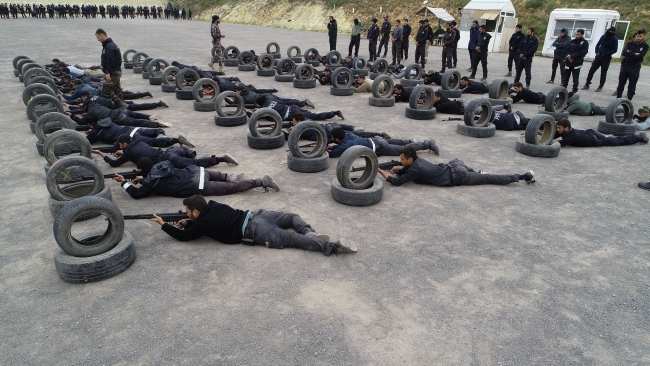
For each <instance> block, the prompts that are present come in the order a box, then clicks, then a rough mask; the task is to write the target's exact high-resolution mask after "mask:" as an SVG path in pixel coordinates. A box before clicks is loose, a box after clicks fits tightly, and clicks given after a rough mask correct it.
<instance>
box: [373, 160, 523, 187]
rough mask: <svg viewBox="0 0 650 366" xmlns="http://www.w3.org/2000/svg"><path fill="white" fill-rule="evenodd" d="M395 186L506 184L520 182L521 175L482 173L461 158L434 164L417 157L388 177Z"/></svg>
mask: <svg viewBox="0 0 650 366" xmlns="http://www.w3.org/2000/svg"><path fill="white" fill-rule="evenodd" d="M386 180H387V181H388V182H389V183H390V184H392V185H394V186H401V185H402V184H404V183H408V182H410V181H413V182H415V183H418V184H429V185H435V186H443V187H444V186H447V187H448V186H473V185H480V184H498V185H506V184H510V183H515V182H519V175H518V174H513V175H493V174H481V173H478V172H476V171H474V169H472V168H469V167H468V166H466V165H465V163H463V162H462V161H461V160H458V159H454V160H452V161H450V162H449V163H447V164H443V163H440V164H433V163H431V162H430V161H427V160H424V159H422V158H420V157H416V158H415V160H413V164H411V166H409V167H407V168H402V169H400V170H399V171H398V172H397V177H392V176H388V179H386Z"/></svg>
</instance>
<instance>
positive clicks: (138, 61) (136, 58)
mask: <svg viewBox="0 0 650 366" xmlns="http://www.w3.org/2000/svg"><path fill="white" fill-rule="evenodd" d="M147 57H149V55H147V54H146V53H144V52H136V53H134V54H133V56H131V63H132V64H133V71H134V72H135V68H136V67H139V68H140V72H142V61H143V60H144V59H145V58H147ZM140 72H139V73H140ZM139 73H138V74H139Z"/></svg>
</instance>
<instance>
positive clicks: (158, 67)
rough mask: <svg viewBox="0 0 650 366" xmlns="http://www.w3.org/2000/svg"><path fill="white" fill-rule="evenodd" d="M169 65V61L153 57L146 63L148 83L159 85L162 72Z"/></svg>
mask: <svg viewBox="0 0 650 366" xmlns="http://www.w3.org/2000/svg"><path fill="white" fill-rule="evenodd" d="M168 67H169V62H167V61H165V60H163V59H162V58H154V59H153V60H151V62H149V64H148V65H147V71H148V72H149V84H150V85H161V84H162V73H163V70H164V69H166V68H168Z"/></svg>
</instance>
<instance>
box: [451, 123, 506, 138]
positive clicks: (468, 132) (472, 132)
mask: <svg viewBox="0 0 650 366" xmlns="http://www.w3.org/2000/svg"><path fill="white" fill-rule="evenodd" d="M496 130H497V129H496V127H495V126H494V125H493V124H492V123H488V125H487V126H485V127H475V126H468V125H466V124H464V123H459V124H457V125H456V132H458V133H459V134H461V135H465V136H469V137H478V138H486V137H492V136H494V133H495V132H496Z"/></svg>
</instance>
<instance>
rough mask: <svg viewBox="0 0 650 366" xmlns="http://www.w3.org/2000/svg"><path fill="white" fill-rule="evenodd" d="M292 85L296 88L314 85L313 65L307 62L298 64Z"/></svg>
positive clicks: (313, 86)
mask: <svg viewBox="0 0 650 366" xmlns="http://www.w3.org/2000/svg"><path fill="white" fill-rule="evenodd" d="M294 76H295V78H294V79H293V87H294V88H298V89H312V88H315V87H316V79H314V67H313V66H312V65H310V64H308V63H305V64H301V65H298V67H296V72H295V73H294Z"/></svg>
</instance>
